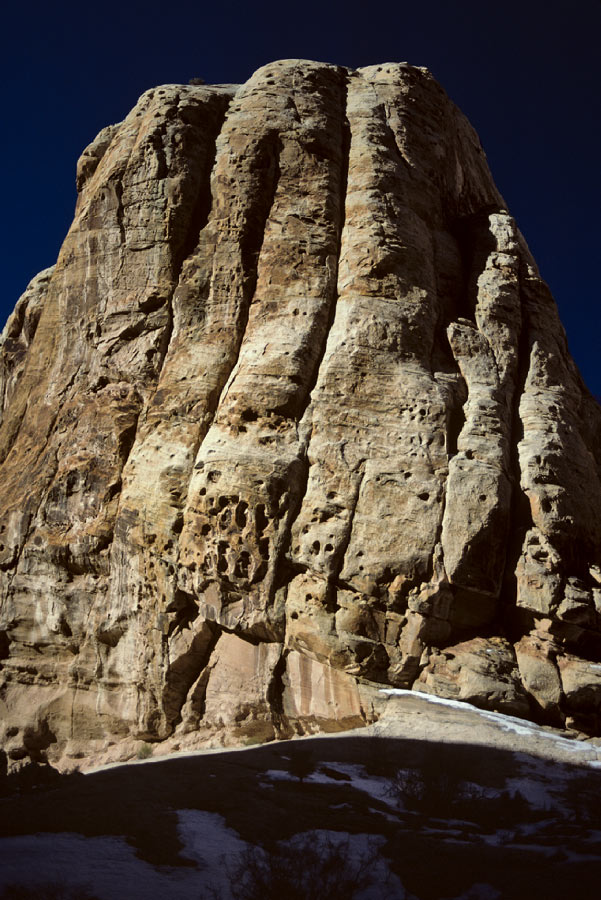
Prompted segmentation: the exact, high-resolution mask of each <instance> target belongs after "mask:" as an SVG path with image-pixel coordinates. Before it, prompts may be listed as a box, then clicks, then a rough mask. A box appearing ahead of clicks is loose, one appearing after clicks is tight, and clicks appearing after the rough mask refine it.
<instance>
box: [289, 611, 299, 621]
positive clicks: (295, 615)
mask: <svg viewBox="0 0 601 900" xmlns="http://www.w3.org/2000/svg"><path fill="white" fill-rule="evenodd" d="M290 618H291V619H298V613H297V612H293V613H292V615H291V616H290Z"/></svg>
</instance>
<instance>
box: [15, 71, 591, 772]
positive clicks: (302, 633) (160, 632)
mask: <svg viewBox="0 0 601 900" xmlns="http://www.w3.org/2000/svg"><path fill="white" fill-rule="evenodd" d="M77 185H78V190H79V199H78V203H77V208H76V213H75V219H74V222H73V225H72V227H71V229H70V231H69V233H68V235H67V237H66V239H65V242H64V245H63V247H62V250H61V253H60V256H59V259H58V262H57V263H56V266H54V267H53V268H52V269H49V270H47V271H46V272H44V273H42V274H41V275H40V276H38V277H37V279H34V281H33V282H32V283H31V285H30V286H29V288H28V289H27V291H26V292H25V294H24V295H23V297H22V298H21V300H20V301H19V303H18V304H17V307H16V310H15V312H14V314H13V316H12V318H11V319H10V320H9V322H8V324H7V326H6V329H5V331H4V335H3V338H2V348H1V362H0V401H1V404H2V405H1V415H2V427H1V430H0V460H2V467H1V470H0V471H1V475H0V478H1V487H0V491H1V498H0V510H1V514H2V521H1V525H0V532H1V533H0V566H1V569H0V588H1V613H0V656H1V658H2V661H1V671H0V679H1V688H0V692H1V693H0V705H1V713H2V715H1V718H2V723H3V741H4V746H5V747H6V749H7V751H8V753H9V756H10V757H11V758H12V759H13V760H18V759H19V758H23V757H25V756H27V755H30V756H33V757H34V758H40V757H43V756H44V755H46V756H47V757H48V758H49V759H50V760H52V761H55V762H59V764H60V765H63V766H68V765H72V764H73V760H76V759H78V758H82V757H87V758H91V757H95V758H100V757H103V758H108V757H111V756H112V757H114V758H118V757H119V756H125V755H127V754H131V753H132V752H133V751H134V749H135V746H136V741H138V742H139V741H140V740H145V741H161V742H163V746H164V747H165V748H174V747H177V746H180V747H185V746H196V745H199V744H201V743H203V742H207V741H213V742H215V741H229V742H234V741H240V740H246V741H248V740H254V739H268V738H270V737H273V736H277V735H286V734H291V733H294V731H297V732H300V731H303V730H305V731H306V730H314V729H316V728H319V727H322V728H339V727H347V726H350V725H356V724H359V723H361V722H364V721H367V720H369V719H370V718H373V716H374V715H376V712H375V711H374V710H375V706H374V696H375V695H376V693H377V689H378V686H381V685H382V684H389V685H394V686H399V687H405V688H406V687H411V686H413V688H414V689H416V690H421V691H427V692H433V693H435V694H438V695H440V696H443V697H451V698H458V699H462V700H468V701H471V702H473V703H475V704H477V705H479V706H483V707H486V708H491V709H497V710H501V711H505V712H510V713H512V714H517V715H520V716H525V717H533V718H535V719H536V718H537V719H539V720H541V721H546V722H549V723H554V724H558V725H564V724H567V725H568V726H570V727H573V728H578V729H581V730H585V731H587V732H588V733H599V731H600V730H601V715H600V706H601V666H599V665H594V664H593V663H594V661H595V660H599V659H601V410H600V409H599V407H598V405H597V404H596V403H595V401H594V400H593V399H592V397H591V396H590V394H589V393H588V391H587V390H586V388H585V386H584V384H583V383H582V380H581V378H580V376H579V374H578V372H577V370H576V367H575V365H574V363H573V362H572V360H571V357H570V355H569V352H568V349H567V345H566V339H565V335H564V332H563V329H562V327H561V324H560V322H559V319H558V315H557V310H556V307H555V304H554V302H553V299H552V298H551V296H550V294H549V291H548V288H547V287H546V285H545V284H544V282H543V281H542V280H541V278H540V276H539V274H538V271H537V269H536V266H535V263H534V262H533V260H532V258H531V256H530V253H529V251H528V248H527V246H526V244H525V242H524V240H523V238H522V236H521V235H520V233H519V231H518V229H517V227H516V225H515V223H514V221H513V219H512V218H511V216H510V215H509V213H508V212H507V210H506V209H505V204H504V202H503V200H502V198H501V196H500V195H499V193H498V191H497V190H496V188H495V186H494V183H493V181H492V178H491V176H490V173H489V170H488V168H487V164H486V159H485V156H484V153H483V151H482V148H481V146H480V143H479V141H478V138H477V136H476V134H475V133H474V131H473V129H472V128H471V127H470V125H469V124H468V122H467V121H466V119H465V118H464V116H463V115H462V114H461V113H460V112H459V110H457V108H456V107H455V106H454V105H453V104H452V103H451V102H450V100H449V99H448V98H447V96H446V95H445V93H444V91H443V90H442V89H441V87H440V86H439V85H438V84H437V83H436V82H435V81H434V79H433V78H432V76H431V75H430V74H429V73H428V72H427V71H426V70H425V69H420V68H414V67H412V66H409V65H406V64H404V63H401V64H387V65H381V66H370V67H368V68H364V69H359V70H357V71H352V70H347V69H343V68H340V67H337V66H332V65H326V64H321V63H313V62H304V61H297V60H288V61H284V62H277V63H273V64H271V65H268V66H265V67H264V68H262V69H260V70H259V71H258V72H257V73H256V74H255V75H253V77H252V78H251V79H250V80H249V81H248V82H247V83H246V84H244V85H242V86H231V85H215V86H204V85H203V86H182V85H165V86H163V87H160V88H157V89H154V90H150V91H148V92H147V93H145V94H144V95H143V96H142V98H141V99H140V101H139V102H138V104H137V106H136V107H135V108H134V110H133V111H132V112H131V113H130V114H129V115H128V116H127V118H126V119H125V121H124V122H122V123H121V124H119V125H114V126H110V127H108V128H105V129H104V130H103V131H102V132H101V133H100V134H99V135H98V137H97V138H96V139H95V140H94V141H93V143H92V144H91V145H90V146H89V147H88V148H87V149H86V150H85V151H84V153H83V155H82V157H81V159H80V162H79V165H78V170H77Z"/></svg>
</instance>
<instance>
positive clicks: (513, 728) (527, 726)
mask: <svg viewBox="0 0 601 900" xmlns="http://www.w3.org/2000/svg"><path fill="white" fill-rule="evenodd" d="M379 693H380V694H387V695H389V696H404V697H413V698H419V699H420V700H426V701H427V702H429V703H437V704H440V705H443V706H451V707H454V708H455V709H461V710H469V711H470V712H472V713H476V714H477V715H479V716H480V717H481V718H483V719H486V720H487V721H489V722H494V723H495V724H496V725H500V726H501V728H502V729H503V730H504V731H510V732H513V733H515V734H520V735H526V736H528V737H536V738H537V739H541V740H549V741H553V742H554V743H555V744H557V745H559V746H561V748H562V750H567V751H568V752H570V753H572V754H574V756H576V755H579V754H580V755H584V754H586V753H590V751H591V747H590V746H589V745H587V744H586V743H584V742H582V741H576V740H573V739H570V738H566V737H563V736H562V735H560V734H553V732H550V731H543V730H542V729H541V728H540V726H538V725H536V724H535V723H534V722H528V721H527V720H525V719H518V718H516V717H515V716H508V715H506V714H505V713H497V712H490V711H489V710H486V709H479V708H478V707H477V706H473V705H472V704H471V703H466V702H465V701H463V700H450V699H448V698H446V697H438V696H436V695H435V694H428V693H426V692H425V691H417V690H415V691H413V690H408V689H405V688H381V689H380V691H379ZM581 762H582V764H583V765H599V764H601V760H585V759H583V760H581Z"/></svg>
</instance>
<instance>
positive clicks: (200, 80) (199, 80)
mask: <svg viewBox="0 0 601 900" xmlns="http://www.w3.org/2000/svg"><path fill="white" fill-rule="evenodd" d="M188 84H192V85H198V84H206V81H205V80H204V78H198V77H196V78H191V79H190V81H189V82H188Z"/></svg>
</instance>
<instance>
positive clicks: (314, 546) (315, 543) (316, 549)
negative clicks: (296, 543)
mask: <svg viewBox="0 0 601 900" xmlns="http://www.w3.org/2000/svg"><path fill="white" fill-rule="evenodd" d="M320 549H321V544H320V543H319V541H313V543H312V544H311V552H312V553H319V551H320Z"/></svg>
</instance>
